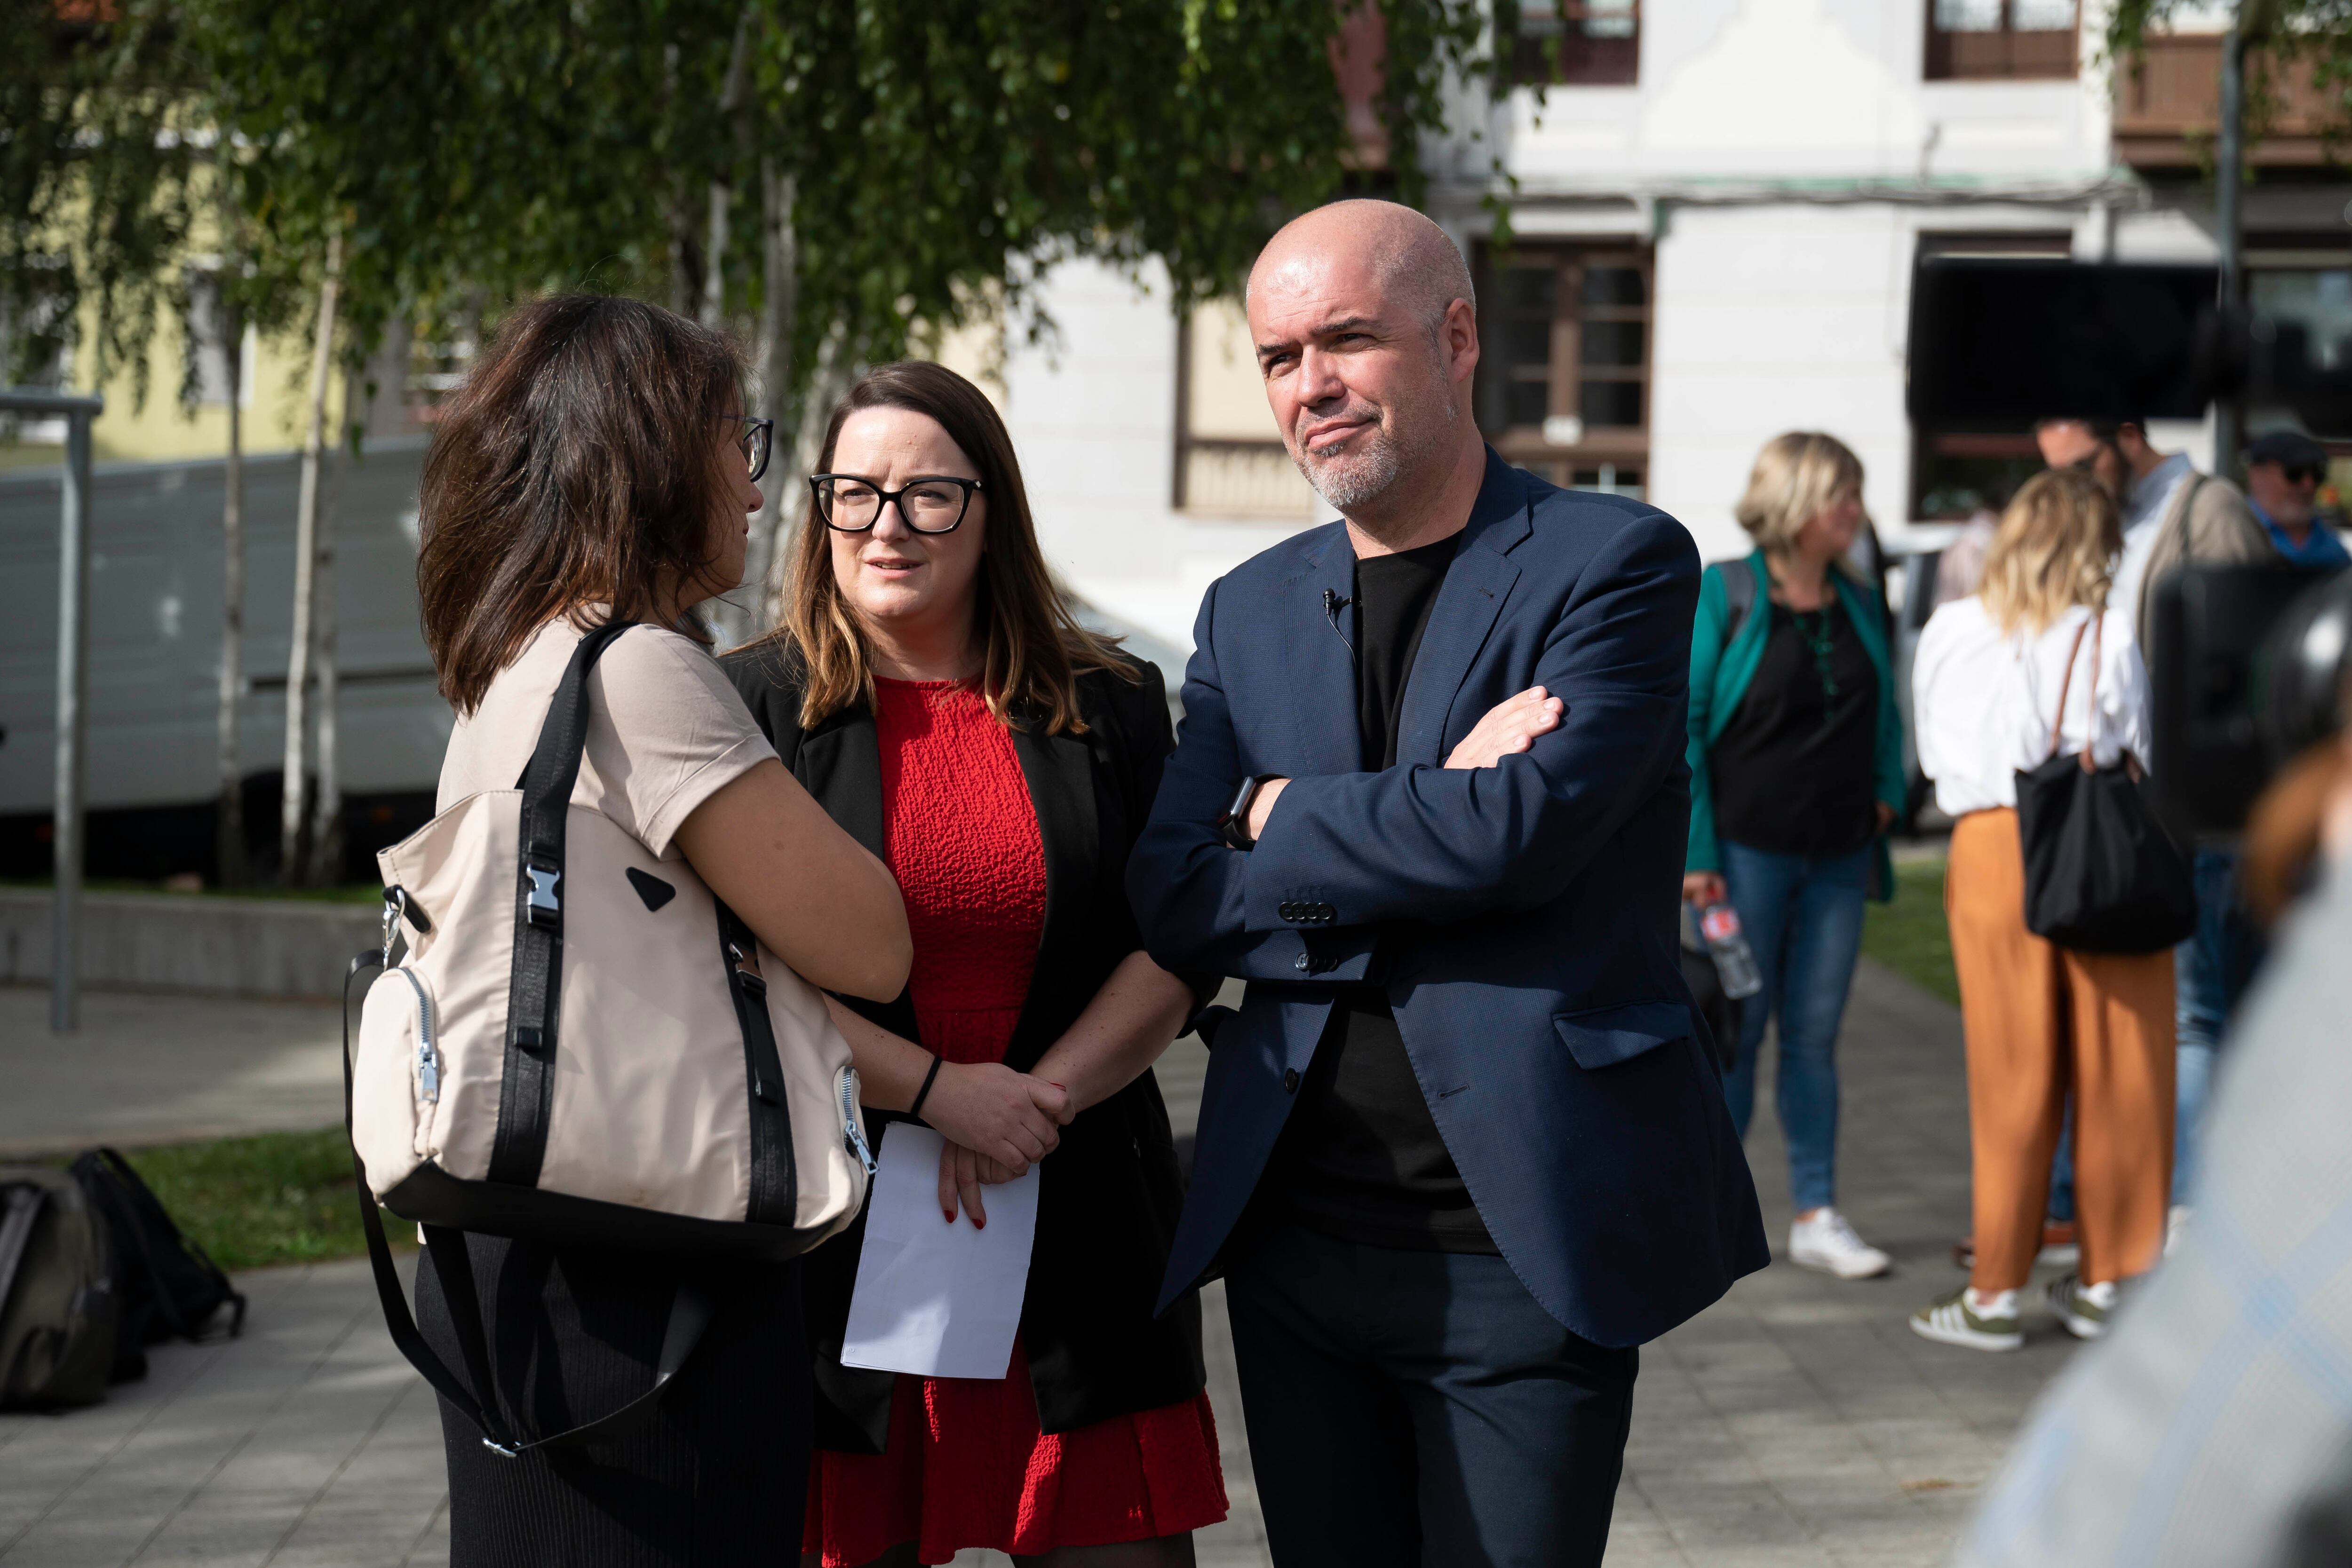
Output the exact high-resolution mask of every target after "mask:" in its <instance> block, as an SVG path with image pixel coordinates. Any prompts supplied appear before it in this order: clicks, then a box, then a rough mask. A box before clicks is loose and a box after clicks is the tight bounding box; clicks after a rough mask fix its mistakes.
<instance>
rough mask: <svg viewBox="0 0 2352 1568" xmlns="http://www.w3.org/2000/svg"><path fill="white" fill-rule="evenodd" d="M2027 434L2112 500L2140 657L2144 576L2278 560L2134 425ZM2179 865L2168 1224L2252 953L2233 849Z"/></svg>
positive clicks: (2119, 584) (2253, 525)
mask: <svg viewBox="0 0 2352 1568" xmlns="http://www.w3.org/2000/svg"><path fill="white" fill-rule="evenodd" d="M2033 439H2034V444H2036V445H2037V446H2039V447H2040V448H2041V449H2042V461H2043V462H2045V463H2047V464H2049V465H2050V466H2052V467H2053V468H2083V469H2087V470H2089V471H2090V472H2091V473H2093V474H2095V475H2096V476H2098V479H2099V483H2101V484H2102V485H2105V486H2106V487H2107V490H2108V492H2109V493H2110V494H2112V495H2113V496H2114V497H2116V502H2117V503H2118V504H2119V505H2120V506H2121V507H2123V514H2124V518H2123V520H2124V553H2123V560H2122V563H2121V564H2120V565H2119V566H2118V567H2117V568H2116V577H2115V582H2114V584H2113V586H2111V587H2110V588H2109V589H2108V591H2107V601H2108V602H2109V603H2110V604H2113V605H2118V606H2121V607H2123V608H2125V609H2127V610H2129V611H2130V612H2131V616H2132V625H2133V628H2134V631H2135V632H2136V633H2137V637H2138V639H2139V644H2140V651H2141V653H2142V654H2143V655H2145V654H2146V653H2147V639H2148V586H2149V585H2150V584H2151V583H2157V582H2161V581H2163V580H2164V579H2165V578H2166V577H2167V576H2168V574H2170V573H2171V572H2173V571H2176V570H2179V569H2180V568H2182V567H2187V566H2261V565H2265V564H2272V563H2276V562H2277V561H2279V560H2280V559H2282V557H2281V556H2280V554H2279V552H2278V549H2277V547H2276V546H2275V545H2273V543H2272V540H2271V536H2270V534H2269V532H2268V530H2266V529H2265V528H2263V525H2262V522H2261V521H2260V519H2258V518H2257V517H2255V516H2254V512H2253V508H2252V507H2249V506H2248V505H2247V504H2246V497H2245V495H2244V493H2243V492H2242V491H2241V490H2240V489H2239V488H2238V487H2237V486H2235V485H2233V484H2231V482H2230V481H2229V480H2227V479H2224V478H2220V477H2217V476H2213V475H2210V474H2200V473H2199V472H2198V471H2197V468H2196V465H2193V464H2192V463H2190V462H2189V455H2188V454H2187V453H2185V452H2174V453H2162V452H2158V451H2157V450H2156V448H2155V447H2153V446H2151V445H2150V444H2148V439H2147V426H2146V425H2145V424H2144V423H2141V422H2140V421H2137V420H2123V421H2119V422H2116V423H2107V422H2103V421H2100V420H2095V419H2079V418H2071V417H2062V418H2053V419H2045V420H2043V421H2042V422H2041V423H2039V424H2037V425H2035V426H2034V427H2033ZM2190 869H2191V871H2192V873H2193V874H2194V875H2195V877H2196V881H2197V933H2196V935H2195V936H2191V937H2189V940H2188V941H2186V942H2183V943H2182V944H2181V945H2180V946H2179V948H2178V949H2177V950H2176V951H2175V954H2174V960H2173V969H2174V974H2175V976H2176V980H2175V986H2176V996H2177V1000H2176V1002H2175V1004H2174V1028H2175V1032H2176V1038H2177V1040H2178V1050H2179V1061H2177V1063H2176V1064H2175V1066H2176V1071H2175V1073H2174V1079H2173V1082H2174V1085H2175V1094H2176V1099H2175V1103H2174V1119H2173V1134H2172V1136H2173V1150H2172V1203H2173V1221H2174V1224H2175V1225H2176V1227H2177V1226H2178V1224H2179V1219H2180V1216H2181V1206H2182V1205H2183V1204H2184V1203H2186V1202H2187V1200H2188V1195H2189V1186H2190V1182H2191V1178H2192V1176H2193V1175H2194V1173H2195V1165H2194V1162H2193V1159H2192V1157H2191V1156H2192V1155H2193V1153H2194V1151H2195V1147H2196V1136H2197V1120H2198V1116H2199V1114H2200V1113H2201V1112H2202V1110H2203V1109H2204V1105H2205V1095H2206V1091H2207V1087H2208V1086H2209V1085H2210V1083H2211V1082H2212V1078H2213V1062H2214V1057H2215V1054H2216V1053H2217V1052H2218V1051H2220V1050H2221V1030H2222V1026H2223V1025H2224V1024H2225V1023H2226V1022H2227V1021H2228V1020H2229V1017H2230V1013H2231V1009H2234V1008H2235V1007H2236V1006H2237V1003H2238V998H2239V997H2240V996H2242V994H2243V993H2244V991H2245V988H2246V986H2247V983H2248V982H2249V981H2250V980H2252V977H2253V970H2254V966H2255V964H2256V963H2257V962H2258V961H2259V958H2260V948H2259V938H2258V937H2257V936H2256V935H2255V934H2254V930H2253V927H2252V924H2251V923H2250V922H2249V921H2248V920H2247V918H2246V915H2245V912H2244V910H2243V908H2242V905H2241V903H2240V900H2239V897H2238V856H2237V852H2235V851H2234V850H2227V849H2218V848H2213V847H2210V846H2206V845H2199V846H2198V847H2197V849H2196V852H2195V855H2194V857H2193V862H2192V864H2191V867H2190Z"/></svg>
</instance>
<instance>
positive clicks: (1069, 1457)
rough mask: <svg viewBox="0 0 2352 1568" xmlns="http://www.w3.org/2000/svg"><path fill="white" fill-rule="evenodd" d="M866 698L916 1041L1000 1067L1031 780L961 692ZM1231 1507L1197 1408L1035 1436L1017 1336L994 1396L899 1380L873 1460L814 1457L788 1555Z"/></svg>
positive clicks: (1032, 915) (1082, 1538)
mask: <svg viewBox="0 0 2352 1568" xmlns="http://www.w3.org/2000/svg"><path fill="white" fill-rule="evenodd" d="M876 688H877V704H876V711H875V715H874V719H875V728H876V731H877V739H878V741H879V742H880V746H881V752H882V817H883V842H884V847H885V854H886V858H887V860H888V862H889V865H890V870H891V873H892V874H894V875H895V876H897V877H898V887H899V890H900V892H901V893H903V894H905V896H906V901H907V922H908V925H909V926H910V927H911V928H912V930H913V933H914V938H915V964H914V972H913V974H912V976H911V977H910V978H909V981H908V984H909V986H910V987H911V988H912V991H913V997H912V1000H913V1002H914V1007H915V1019H916V1027H917V1028H918V1030H919V1031H920V1032H921V1034H922V1037H923V1041H924V1043H925V1044H927V1045H928V1046H929V1047H930V1048H931V1049H932V1050H934V1051H938V1052H939V1053H940V1055H941V1056H942V1057H944V1058H946V1059H947V1060H948V1061H960V1062H974V1061H1003V1059H1004V1049H1005V1046H1006V1045H1007V1044H1008V1043H1009V1042H1010V1041H1011V1040H1012V1038H1013V1025H1014V1024H1015V1023H1016V1022H1017V1021H1018V1020H1019V1019H1020V1016H1021V1004H1022V1002H1023V1000H1024V998H1026V997H1027V995H1028V992H1029V977H1030V972H1031V971H1032V970H1033V969H1034V968H1035V967H1036V961H1037V944H1038V940H1039V937H1040V936H1041V934H1042V933H1043V931H1044V929H1045V845H1044V843H1043V842H1042V841H1041V840H1040V839H1039V836H1038V831H1037V813H1036V810H1035V809H1034V807H1033V806H1032V805H1031V804H1030V800H1029V786H1028V781H1027V780H1026V779H1024V777H1023V775H1022V772H1021V760H1020V758H1019V756H1018V755H1017V754H1016V753H1015V752H1014V750H1013V737H1012V736H1011V735H1010V734H1009V733H1008V732H1007V731H1006V730H1005V728H1004V727H1003V725H1001V724H999V723H997V722H996V720H995V719H994V718H993V717H992V716H990V714H989V711H988V708H987V706H986V705H985V704H983V703H982V701H981V699H980V697H979V695H977V694H976V693H975V692H973V691H972V689H971V686H970V685H967V684H964V683H960V682H952V681H877V683H876ZM1225 1508H1226V1504H1225V1485H1224V1477H1223V1471H1222V1470H1221V1469H1219V1467H1218V1463H1217V1431H1216V1422H1215V1419H1214V1417H1213V1416H1211V1415H1210V1413H1209V1396H1208V1395H1207V1394H1206V1393H1202V1394H1201V1395H1198V1396H1195V1397H1194V1398H1192V1399H1191V1400H1188V1401H1186V1402H1185V1403H1183V1404H1181V1405H1171V1406H1164V1407H1162V1408H1160V1409H1157V1410H1144V1411H1139V1412H1137V1413H1136V1414H1134V1415H1132V1416H1114V1417H1113V1418H1112V1419H1110V1420H1108V1421H1100V1422H1097V1423H1096V1424H1095V1425H1093V1426H1091V1427H1078V1428H1077V1429H1076V1430H1075V1431H1068V1432H1059V1433H1055V1434H1052V1435H1050V1436H1049V1435H1047V1434H1045V1433H1043V1432H1041V1431H1040V1430H1039V1429H1038V1423H1037V1396H1036V1394H1035V1392H1034V1390H1033V1389H1032V1388H1031V1386H1030V1383H1029V1364H1028V1359H1027V1357H1026V1356H1025V1355H1024V1354H1023V1350H1022V1346H1021V1343H1020V1342H1019V1341H1017V1340H1016V1341H1015V1342H1014V1343H1013V1361H1012V1364H1011V1366H1009V1367H1008V1368H1007V1369H1006V1375H1005V1376H1003V1378H1001V1379H998V1380H995V1381H992V1382H991V1381H982V1380H981V1379H978V1378H964V1377H914V1376H908V1375H900V1376H899V1378H898V1384H897V1386H896V1389H895V1391H894V1393H893V1396H892V1399H891V1405H890V1443H889V1448H888V1449H887V1451H886V1452H884V1453H881V1454H843V1453H834V1452H830V1451H828V1450H824V1449H819V1450H818V1451H817V1453H816V1455H815V1458H814V1462H813V1463H812V1464H811V1465H810V1466H809V1501H808V1525H807V1530H806V1533H805V1535H804V1536H803V1546H802V1550H803V1551H804V1552H823V1553H824V1564H825V1568H855V1565H856V1564H861V1563H870V1562H872V1561H873V1560H874V1559H875V1558H877V1557H879V1556H880V1555H882V1553H883V1552H887V1551H888V1550H889V1549H890V1548H891V1547H893V1546H895V1545H897V1544H898V1542H902V1541H913V1542H916V1543H917V1547H916V1556H917V1557H918V1558H919V1559H920V1560H921V1561H922V1562H924V1563H945V1562H947V1561H948V1560H949V1559H950V1558H951V1557H953V1556H954V1555H955V1554H956V1552H958V1551H960V1550H961V1549H963V1548H965V1547H971V1546H981V1547H990V1548H992V1549H994V1550H996V1551H998V1552H1006V1553H1017V1554H1019V1555H1023V1556H1028V1555H1031V1554H1034V1553H1038V1552H1050V1551H1052V1550H1054V1549H1055V1547H1059V1546H1102V1545H1108V1544H1111V1543H1112V1542H1122V1541H1144V1540H1149V1539H1150V1538H1152V1537H1154V1536H1160V1535H1175V1534H1179V1533H1181V1532H1182V1531H1190V1530H1198V1529H1200V1528H1201V1527H1202V1526H1203V1525H1208V1524H1214V1523H1215V1522H1217V1521H1219V1520H1221V1519H1223V1518H1224V1517H1225Z"/></svg>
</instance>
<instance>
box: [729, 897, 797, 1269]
mask: <svg viewBox="0 0 2352 1568" xmlns="http://www.w3.org/2000/svg"><path fill="white" fill-rule="evenodd" d="M711 902H712V903H713V904H718V905H719V957H720V959H721V960H722V961H723V962H724V963H725V964H726V966H727V988H728V991H729V993H730V995H732V996H733V998H734V999H735V1021H736V1024H737V1026H738V1027H739V1028H740V1029H741V1030H742V1031H743V1072H744V1086H745V1087H746V1088H747V1089H748V1090H750V1092H751V1197H750V1201H749V1202H748V1203H747V1204H746V1205H745V1206H744V1215H743V1218H746V1219H749V1220H751V1221H754V1222H755V1223H758V1224H761V1225H787V1226H788V1225H790V1224H792V1223H793V1216H794V1214H795V1213H796V1211H797V1210H798V1208H799V1207H800V1169H799V1166H798V1164H797V1162H796V1161H795V1159H794V1157H793V1129H792V1119H791V1117H790V1115H789V1114H788V1113H787V1112H786V1110H785V1106H784V1066H783V1058H782V1055H781V1053H779V1052H778V1051H777V1049H776V1030H775V1025H774V1023H773V1021H772V1020H771V1019H770V1018H769V1017H768V982H767V980H766V979H765V978H764V977H762V976H761V973H760V967H759V966H760V958H759V953H760V940H759V938H758V937H757V936H753V935H752V934H751V927H750V926H749V925H745V924H743V917H742V916H741V915H738V914H736V913H735V912H734V911H733V910H731V909H730V908H728V907H727V905H726V904H723V903H720V902H719V900H718V899H717V898H713V899H712V900H711Z"/></svg>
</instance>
